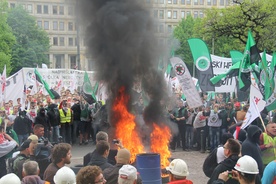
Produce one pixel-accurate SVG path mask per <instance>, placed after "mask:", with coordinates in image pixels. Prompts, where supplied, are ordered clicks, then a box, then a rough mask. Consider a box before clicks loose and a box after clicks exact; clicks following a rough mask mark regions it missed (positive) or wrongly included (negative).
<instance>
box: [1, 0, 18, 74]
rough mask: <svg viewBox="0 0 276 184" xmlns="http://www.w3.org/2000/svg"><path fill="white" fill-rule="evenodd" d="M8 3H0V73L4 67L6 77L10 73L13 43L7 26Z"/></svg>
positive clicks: (12, 37)
mask: <svg viewBox="0 0 276 184" xmlns="http://www.w3.org/2000/svg"><path fill="white" fill-rule="evenodd" d="M7 11H8V3H7V2H6V1H3V0H1V1H0V72H1V73H2V71H3V69H4V65H6V68H7V71H6V73H7V75H8V74H9V73H10V71H11V52H12V46H13V44H14V43H15V37H14V35H13V34H12V31H11V27H10V26H9V25H8V24H7Z"/></svg>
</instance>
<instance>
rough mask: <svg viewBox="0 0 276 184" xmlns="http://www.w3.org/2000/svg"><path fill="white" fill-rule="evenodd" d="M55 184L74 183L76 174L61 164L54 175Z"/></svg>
mask: <svg viewBox="0 0 276 184" xmlns="http://www.w3.org/2000/svg"><path fill="white" fill-rule="evenodd" d="M54 182H55V184H76V175H75V173H74V171H73V170H72V169H70V168H69V167H66V166H63V167H62V168H60V169H59V170H58V171H57V172H56V174H55V176H54Z"/></svg>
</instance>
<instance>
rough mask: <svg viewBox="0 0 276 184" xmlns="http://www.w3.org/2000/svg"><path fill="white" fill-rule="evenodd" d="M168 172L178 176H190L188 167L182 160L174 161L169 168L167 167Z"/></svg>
mask: <svg viewBox="0 0 276 184" xmlns="http://www.w3.org/2000/svg"><path fill="white" fill-rule="evenodd" d="M166 169H167V170H168V171H170V172H171V173H172V174H173V175H176V176H188V175H189V171H188V166H187V164H186V162H184V160H181V159H174V160H173V161H172V162H171V163H170V165H169V167H166Z"/></svg>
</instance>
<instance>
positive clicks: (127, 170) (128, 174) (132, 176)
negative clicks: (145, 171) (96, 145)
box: [118, 164, 137, 183]
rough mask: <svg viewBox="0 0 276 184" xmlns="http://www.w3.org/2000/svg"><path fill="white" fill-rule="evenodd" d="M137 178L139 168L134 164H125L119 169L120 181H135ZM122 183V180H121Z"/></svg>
mask: <svg viewBox="0 0 276 184" xmlns="http://www.w3.org/2000/svg"><path fill="white" fill-rule="evenodd" d="M136 179H137V169H136V168H135V167H133V166H132V165H128V164H127V165H123V167H121V169H120V170H119V177H118V182H119V181H122V180H131V181H135V180H136ZM119 183H120V182H119Z"/></svg>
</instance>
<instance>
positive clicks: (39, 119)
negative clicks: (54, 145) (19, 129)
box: [34, 107, 51, 140]
mask: <svg viewBox="0 0 276 184" xmlns="http://www.w3.org/2000/svg"><path fill="white" fill-rule="evenodd" d="M36 124H41V125H43V126H44V137H45V138H46V139H48V140H49V137H50V131H51V124H50V122H49V119H48V117H47V116H46V111H45V109H44V108H43V107H42V108H40V109H39V111H38V113H37V116H36V117H35V120H34V125H36Z"/></svg>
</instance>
